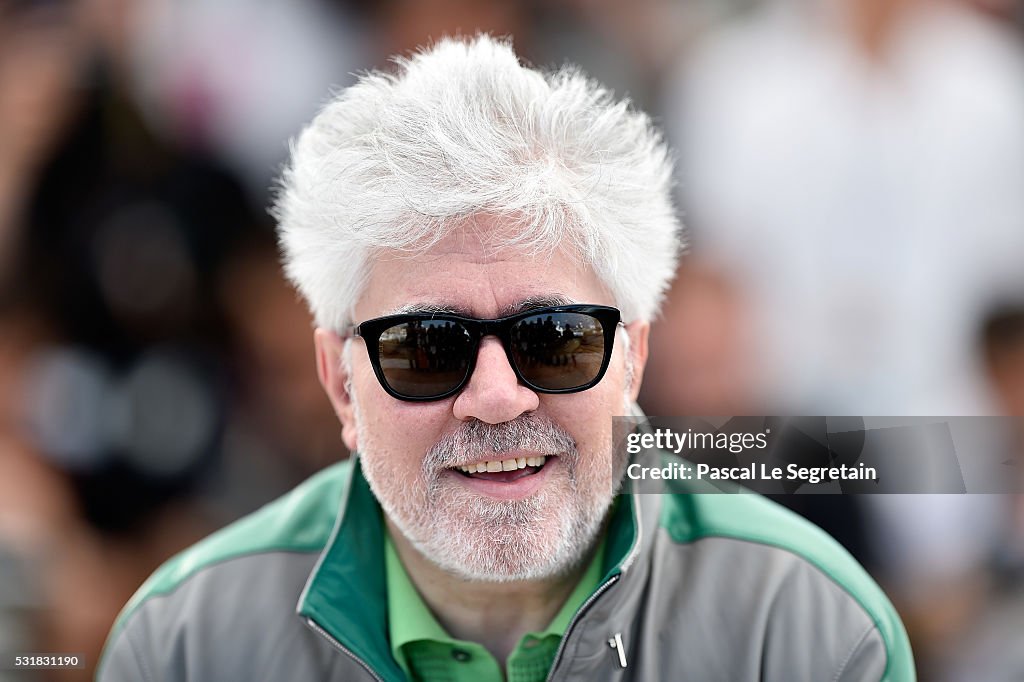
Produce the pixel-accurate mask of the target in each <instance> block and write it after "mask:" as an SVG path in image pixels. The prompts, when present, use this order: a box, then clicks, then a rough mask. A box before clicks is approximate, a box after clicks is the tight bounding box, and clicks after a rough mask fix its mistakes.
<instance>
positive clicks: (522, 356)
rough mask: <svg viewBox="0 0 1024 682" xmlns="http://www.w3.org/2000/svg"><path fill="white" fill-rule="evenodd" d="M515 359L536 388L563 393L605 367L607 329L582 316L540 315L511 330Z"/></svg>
mask: <svg viewBox="0 0 1024 682" xmlns="http://www.w3.org/2000/svg"><path fill="white" fill-rule="evenodd" d="M511 337H512V338H511V341H512V357H513V358H514V359H515V361H516V366H517V367H518V368H519V372H520V373H521V374H522V375H523V377H524V378H525V379H526V380H527V381H529V382H530V383H531V384H533V385H534V386H536V387H537V388H541V389H544V390H548V391H560V390H567V389H573V388H579V387H581V386H586V385H587V384H589V383H591V382H592V381H594V379H596V378H597V376H598V375H599V374H600V373H601V367H602V366H603V365H604V359H605V358H604V355H605V343H604V327H603V326H602V324H601V322H600V320H598V319H597V318H595V317H593V316H591V315H586V314H583V313H540V314H537V315H533V316H530V317H527V318H524V319H522V320H520V321H519V322H518V323H516V325H515V326H513V327H512V333H511Z"/></svg>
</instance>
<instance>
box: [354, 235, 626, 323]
mask: <svg viewBox="0 0 1024 682" xmlns="http://www.w3.org/2000/svg"><path fill="white" fill-rule="evenodd" d="M502 236H503V233H502V228H501V226H500V224H499V225H496V226H493V227H492V229H490V230H487V229H481V225H480V224H479V223H474V225H472V226H467V227H463V228H459V229H456V230H454V231H453V232H452V233H450V234H448V235H447V236H445V238H444V239H442V240H441V241H440V242H438V243H437V244H435V245H434V246H432V247H431V248H430V249H428V250H427V251H425V252H423V253H419V254H416V255H409V254H407V253H399V252H385V253H383V254H380V255H379V256H378V257H377V258H376V259H375V260H374V262H373V264H372V266H371V269H370V276H369V278H368V280H367V284H366V287H365V289H364V291H363V295H362V296H361V297H360V300H359V302H358V303H357V304H356V310H355V313H356V316H355V319H356V320H365V319H368V318H371V317H378V316H381V315H388V314H391V313H395V312H398V311H399V310H402V309H404V308H408V307H409V306H415V305H430V306H438V307H442V308H447V309H450V310H452V311H455V312H459V313H462V314H466V315H470V316H473V317H500V316H501V315H504V314H508V312H510V311H511V310H513V309H515V308H516V306H517V305H518V304H521V303H522V302H524V301H531V300H536V299H541V300H544V299H556V300H559V299H561V300H563V301H564V302H566V303H594V304H603V305H613V301H612V299H611V296H610V294H609V293H608V291H607V289H606V288H605V287H604V285H603V284H602V283H601V281H600V279H599V278H598V277H597V275H596V274H595V273H594V271H593V269H592V268H591V267H589V266H588V265H585V264H584V263H583V262H582V261H581V259H580V258H579V257H578V256H576V255H575V254H574V253H573V252H572V251H571V249H569V248H566V247H560V248H556V249H554V250H553V251H551V252H549V253H542V254H532V253H529V252H527V251H525V250H524V249H521V248H515V247H509V246H503V245H502V242H507V239H504V240H503V239H502Z"/></svg>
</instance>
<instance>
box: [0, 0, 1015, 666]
mask: <svg viewBox="0 0 1024 682" xmlns="http://www.w3.org/2000/svg"><path fill="white" fill-rule="evenodd" d="M476 30H486V31H490V32H492V33H495V34H498V35H511V36H513V37H514V42H515V45H516V48H517V50H518V51H519V53H520V54H521V55H523V56H524V57H525V58H526V59H527V60H529V61H530V62H531V63H533V64H536V65H540V66H545V65H551V66H555V65H559V64H561V63H564V62H573V63H577V64H579V65H581V66H582V67H583V68H584V70H586V71H587V72H588V73H589V74H590V75H592V76H593V77H595V78H597V79H598V80H600V81H602V82H604V83H605V84H607V85H609V86H610V87H611V88H612V89H613V90H615V92H616V93H617V94H620V95H628V96H629V97H630V98H631V99H632V100H633V101H634V102H635V103H636V104H637V105H638V106H639V107H641V108H643V109H645V110H647V111H649V112H651V113H652V115H654V116H655V118H656V120H657V121H658V123H659V124H660V125H662V126H663V128H664V129H665V130H666V132H667V134H668V136H669V138H670V140H671V141H672V143H673V146H674V147H675V149H676V150H677V154H678V185H679V205H680V210H681V211H682V213H683V216H684V221H685V223H686V224H687V228H688V230H689V235H688V241H689V243H690V247H689V252H688V254H687V255H686V257H685V258H684V260H683V263H682V266H681V268H680V273H679V277H678V279H677V282H676V284H675V286H674V287H673V289H672V291H671V293H670V296H669V298H668V301H667V304H666V308H665V310H664V313H663V316H662V319H661V320H659V321H658V322H657V323H656V324H655V326H654V329H653V332H652V339H651V362H650V365H649V368H648V373H647V379H646V380H645V383H644V392H643V394H642V396H641V405H642V407H644V409H645V410H646V411H647V412H648V413H650V414H662V415H687V414H688V415H735V414H768V415H773V414H804V415H823V414H835V415H841V414H855V415H985V414H1006V415H1018V416H1024V2H1022V1H1021V0H945V1H943V0H727V1H723V0H685V1H684V0H632V1H631V2H628V3H626V2H620V1H616V0H556V1H553V2H552V1H548V2H541V1H540V0H532V1H527V0H521V1H519V2H502V1H499V0H417V1H416V2H411V1H408V0H406V1H403V0H381V1H379V2H371V1H370V0H215V1H212V2H211V1H210V0H0V656H2V655H7V654H9V653H10V652H29V651H34V652H74V653H81V654H84V656H85V658H86V660H87V666H86V668H85V669H82V670H75V671H61V672H52V673H49V672H48V673H45V674H43V673H40V674H38V675H37V676H36V677H34V678H33V677H31V676H30V675H29V674H28V673H12V672H10V671H5V670H0V680H6V679H12V680H13V679H17V680H25V679H39V680H44V679H54V680H78V679H91V675H92V669H93V667H94V666H95V663H96V661H97V658H98V656H99V653H100V650H101V647H102V644H103V641H104V639H105V637H106V634H107V632H108V630H109V628H110V625H111V624H112V622H113V620H114V618H115V616H116V614H117V612H118V610H119V609H120V607H121V606H122V605H123V604H124V602H125V601H126V600H127V599H128V598H129V597H130V596H131V594H132V593H133V592H134V590H135V589H136V588H137V587H138V586H139V584H140V583H141V582H142V581H143V580H144V579H145V577H146V576H147V575H148V574H149V573H150V572H151V571H152V570H153V569H154V568H155V567H156V566H158V565H159V564H160V563H161V562H162V561H164V560H165V559H167V558H168V557H169V556H170V555H172V554H173V553H175V552H176V551H178V550H180V549H182V548H184V547H185V546H187V545H189V544H191V543H192V542H194V541H195V540H197V539H199V538H200V537H202V536H204V535H206V534H207V533H209V532H210V531H211V530H213V529H216V528H218V527H220V526H222V525H224V524H226V523H228V522H230V521H232V520H234V519H235V518H238V517H239V516H241V515H243V514H245V513H247V512H249V511H251V510H253V509H255V508H256V507H258V506H259V505H261V504H263V503H265V502H267V501H269V500H270V499H272V498H273V497H275V496H277V495H278V494H280V493H282V492H284V491H285V490H287V489H289V488H290V487H292V486H293V485H295V484H296V483H297V482H298V481H300V480H302V479H304V478H305V477H306V476H308V475H309V474H311V473H312V472H314V471H316V470H318V469H319V468H321V467H323V466H324V465H326V464H328V463H330V462H333V461H336V460H337V459H340V458H343V457H345V456H347V453H346V452H345V450H344V448H343V446H342V444H341V440H340V437H339V427H338V426H337V423H336V421H335V419H334V416H333V414H332V413H331V411H330V406H329V404H328V402H327V400H326V399H325V398H324V397H323V395H322V392H321V390H320V387H319V385H318V384H317V380H316V375H315V371H314V362H313V353H312V335H311V321H310V318H309V315H308V313H307V312H306V310H305V308H304V306H303V305H302V303H301V302H300V301H299V300H298V298H297V296H296V294H295V293H294V291H292V290H291V289H290V288H289V287H288V286H287V285H286V284H285V282H284V280H283V278H282V276H281V273H280V270H279V266H278V261H277V250H276V246H275V242H274V237H273V224H272V221H271V219H270V218H269V216H268V215H267V213H266V207H267V206H268V204H269V201H270V197H271V193H272V192H273V181H274V178H275V176H276V174H277V173H278V171H279V169H280V165H281V163H282V162H283V161H284V159H285V156H286V153H287V149H288V146H287V145H288V140H289V138H291V137H292V136H294V135H295V134H296V133H297V132H298V130H299V129H300V128H301V126H302V124H303V123H304V122H306V121H308V120H309V119H310V118H311V117H312V116H313V114H314V113H315V112H316V110H317V108H318V106H319V105H320V104H321V103H323V102H324V100H325V98H326V97H327V96H328V94H329V93H330V92H331V91H332V89H337V88H340V87H344V86H346V85H348V84H350V83H351V82H353V80H354V76H353V74H354V73H357V72H360V71H363V70H366V69H369V68H373V67H376V66H380V65H382V64H383V63H384V60H385V59H386V58H387V56H388V55H391V54H395V53H401V52H406V51H409V50H411V49H414V48H415V47H416V46H418V45H421V44H423V43H425V42H427V41H429V40H430V39H431V38H436V37H438V36H441V35H445V34H456V33H470V32H474V31H476ZM1018 435H1020V434H1018ZM1020 442H1024V438H1022V440H1021V441H1020ZM959 454H960V456H962V457H963V456H969V455H970V453H959ZM1007 454H1008V456H1013V455H1020V454H1022V453H1021V452H1020V451H1019V450H1018V452H1016V453H1012V452H1011V453H1007ZM1011 471H1017V470H1016V469H1011ZM1019 475H1020V476H1021V478H1022V479H1024V473H1021V474H1019ZM1022 489H1024V486H1022ZM1022 499H1024V497H1022V498H1020V499H1018V498H1016V497H1013V496H989V495H968V496H927V495H914V496H911V495H906V496H901V495H888V496H881V495H879V496H864V497H845V496H791V498H790V499H782V500H780V501H782V502H783V503H785V504H788V505H790V506H792V507H794V508H795V509H797V511H799V512H801V513H803V514H806V515H807V516H808V517H810V518H812V519H813V520H815V521H816V522H817V523H819V524H820V525H822V526H823V527H825V528H826V529H827V530H828V531H829V532H831V533H832V534H833V535H835V536H836V537H837V538H838V539H839V540H840V541H841V542H843V544H845V545H846V547H847V548H848V549H849V550H850V551H851V552H853V553H854V554H855V555H856V556H857V557H858V558H859V559H860V560H861V561H862V562H863V563H864V564H865V565H866V566H867V567H868V568H869V570H870V571H871V572H872V573H873V574H874V576H875V577H876V578H877V579H878V580H879V581H880V582H881V583H882V585H883V586H884V587H885V588H886V589H887V591H888V592H889V594H890V595H891V597H892V599H893V600H894V602H895V603H896V605H897V607H898V608H899V609H900V611H901V614H902V615H903V617H904V620H905V622H906V624H907V627H908V630H909V631H910V634H911V639H912V642H913V645H914V647H915V654H916V656H917V658H918V661H919V667H920V674H921V678H922V679H924V680H939V681H942V682H945V681H953V680H958V681H959V680H972V681H973V680H1019V679H1024V502H1022ZM808 645H809V646H813V643H810V642H809V643H808Z"/></svg>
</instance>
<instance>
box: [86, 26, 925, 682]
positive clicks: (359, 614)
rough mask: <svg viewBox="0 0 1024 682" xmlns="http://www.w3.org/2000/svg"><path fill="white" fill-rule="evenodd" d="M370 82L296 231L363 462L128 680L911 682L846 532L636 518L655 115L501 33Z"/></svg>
mask: <svg viewBox="0 0 1024 682" xmlns="http://www.w3.org/2000/svg"><path fill="white" fill-rule="evenodd" d="M398 64H399V69H398V73H397V74H393V75H385V74H380V73H376V74H370V75H367V76H365V77H363V78H362V80H361V81H360V82H359V83H358V84H357V85H355V86H353V87H352V88H350V89H348V90H346V91H345V92H343V93H342V94H341V95H340V96H339V97H338V98H337V99H335V100H334V101H333V102H331V103H330V104H328V105H327V106H326V107H325V108H324V110H323V111H321V112H320V114H319V115H318V116H317V118H316V119H315V120H314V121H313V123H312V124H311V125H310V127H309V128H308V129H306V131H305V132H304V133H303V134H302V136H301V137H300V138H299V140H298V143H297V145H296V147H295V149H294V152H293V158H292V162H291V165H290V167H289V169H288V171H287V172H286V174H285V177H284V182H283V189H282V192H281V195H280V197H279V201H278V205H277V212H278V217H279V220H280V229H281V242H282V245H283V248H284V252H285V258H286V269H287V272H288V275H289V276H290V278H291V279H292V281H293V282H294V283H295V284H296V285H297V287H298V289H299V290H300V291H301V292H302V294H303V295H304V296H305V298H306V299H307V301H308V302H309V304H310V307H311V308H312V310H313V312H314V315H315V317H316V322H317V325H318V329H317V331H316V333H315V342H316V356H317V369H318V372H319V376H320V380H321V382H322V383H323V386H324V389H325V390H326V392H327V395H328V397H329V398H330V400H331V403H332V404H333V406H334V409H335V411H336V412H337V414H338V417H339V419H340V421H341V425H342V438H343V440H344V442H345V444H346V445H347V446H348V448H349V449H350V450H352V451H353V452H354V453H358V454H356V455H354V456H353V458H352V459H351V460H350V461H348V462H345V463H341V464H338V465H336V466H334V467H331V468H329V469H328V470H326V471H324V472H322V473H321V474H319V475H318V476H316V477H314V478H313V479H311V480H310V481H309V482H307V483H305V484H303V485H301V486H300V487H299V488H297V489H296V490H294V491H293V492H292V493H290V494H289V495H287V496H286V497H285V498H283V499H282V500H279V501H278V502H275V503H273V504H271V505H269V506H267V507H265V508H264V509H262V510H260V511H258V512H256V513H255V514H253V515H252V516H250V517H248V518H246V519H243V520H242V521H240V522H238V523H236V524H235V525H233V526H231V527H229V528H227V529H225V530H223V531H221V532H220V533H218V534H216V535H214V536H213V537H211V538H209V539H207V540H206V541H204V542H202V543H200V544H199V545H197V546H195V547H193V548H192V549H190V550H188V551H186V552H184V553H183V554H181V555H179V556H178V557H176V558H175V559H172V560H171V561H170V562H169V563H168V564H167V565H165V566H164V567H163V568H161V569H160V570H159V571H158V572H157V573H156V574H155V575H154V576H153V578H152V579H151V580H150V581H149V582H148V583H147V584H146V585H144V586H143V587H142V589H141V590H140V592H139V594H138V595H137V596H136V597H135V598H134V599H133V600H132V601H131V602H130V603H129V605H128V606H127V607H126V609H125V612H124V614H123V615H122V617H121V618H120V620H119V622H118V624H117V625H116V626H115V629H114V632H113V633H112V635H111V638H110V642H109V644H108V647H107V652H106V654H105V659H104V661H103V663H102V665H101V669H100V673H99V675H100V679H102V680H129V679H131V680H139V679H142V680H146V679H159V680H185V679H188V680H248V679H268V680H285V679H320V680H401V679H416V680H420V679H422V680H448V679H453V680H501V679H503V678H504V679H508V680H509V681H510V682H511V681H513V680H516V681H518V680H524V681H527V680H544V679H552V680H570V679H571V680H579V679H601V680H604V679H616V680H665V679H692V680H711V679H718V680H743V679H770V680H840V679H842V680H879V679H885V680H907V679H913V676H914V673H913V668H912V662H911V660H910V652H909V647H908V645H907V641H906V635H905V633H904V631H903V628H902V625H901V624H900V622H899V619H898V617H897V616H896V614H895V613H894V611H893V609H892V607H891V605H890V604H889V603H888V601H887V600H886V598H885V596H884V595H883V594H882V593H881V591H880V590H879V589H878V588H877V586H875V585H874V583H873V582H872V581H871V580H870V578H868V577H867V575H866V574H865V573H864V572H863V571H862V570H861V569H860V567H859V566H857V565H856V563H855V562H854V561H853V560H852V559H851V558H850V557H849V556H848V555H847V554H845V553H844V552H843V551H842V550H840V549H839V548H838V546H836V545H835V544H834V543H833V542H832V541H831V540H830V539H829V538H828V537H827V536H825V535H824V534H823V533H821V532H820V531H817V530H816V529H814V528H813V527H810V526H809V525H807V524H806V523H804V522H802V521H800V520H798V519H797V518H795V517H793V516H791V515H790V514H788V513H787V512H784V511H782V510H780V509H779V508H777V507H776V506H773V505H772V504H770V503H768V502H767V501H765V500H763V499H762V498H759V497H756V496H752V495H686V496H683V495H679V496H669V495H621V496H618V497H616V495H615V493H616V491H617V490H618V489H619V486H620V482H621V479H622V477H623V476H622V475H623V470H624V467H625V461H624V459H623V457H622V456H617V455H616V453H615V452H613V450H614V449H613V446H612V417H613V416H615V415H622V414H628V413H630V412H631V411H632V409H633V408H632V404H633V400H634V398H635V397H636V395H637V392H638V391H639V387H640V382H641V378H642V375H643V368H644V362H645V360H646V355H647V333H648V321H649V320H650V319H651V318H652V317H653V315H654V314H655V312H656V310H657V307H658V304H659V301H660V298H661V296H662V293H663V291H664V289H665V288H666V286H667V283H668V282H669V280H670V278H671V276H672V273H673V271H674V268H675V263H676V254H677V252H678V248H679V244H678V224H677V221H676V218H675V216H674V213H673V210H672V205H671V200H670V198H669V196H670V193H669V185H670V177H671V168H670V163H669V161H668V157H667V152H666V149H665V147H664V146H663V144H662V142H661V140H660V137H659V136H658V135H657V134H656V133H655V132H654V130H653V129H652V127H651V124H650V121H649V119H648V118H647V117H646V116H644V115H642V114H640V113H637V112H635V111H632V110H630V109H629V108H628V107H627V106H626V104H624V103H618V102H615V101H614V100H613V99H612V98H611V96H610V95H609V94H608V93H607V92H606V91H604V90H602V89H600V88H598V87H597V86H595V85H594V84H593V83H591V82H589V81H587V80H586V79H584V78H583V77H582V76H580V75H579V74H578V73H576V72H575V71H572V70H563V71H561V72H559V73H557V74H549V75H544V74H541V73H539V72H537V71H534V70H532V69H527V68H524V67H523V66H521V65H520V64H519V63H518V60H517V59H516V57H515V55H514V54H513V52H512V50H511V48H510V47H509V46H508V45H506V44H504V43H501V42H497V41H495V40H493V39H491V38H488V37H478V38H476V39H473V40H471V41H466V42H460V41H448V40H446V41H442V42H441V43H439V44H438V45H436V46H435V47H433V48H431V49H430V50H428V51H426V52H424V53H421V54H419V55H416V56H414V57H412V58H411V59H409V60H400V61H399V62H398Z"/></svg>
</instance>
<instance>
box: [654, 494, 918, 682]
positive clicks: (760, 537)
mask: <svg viewBox="0 0 1024 682" xmlns="http://www.w3.org/2000/svg"><path fill="white" fill-rule="evenodd" d="M659 521H660V526H661V528H662V529H663V530H664V531H665V532H666V533H667V535H668V537H669V538H670V539H671V541H672V542H673V543H675V544H677V545H687V546H689V545H695V544H697V543H699V541H704V540H709V539H714V538H720V539H727V540H733V541H739V542H741V543H746V544H749V545H754V546H756V547H757V548H760V549H758V550H757V551H756V553H758V554H762V553H763V551H765V550H769V551H773V553H774V555H775V556H776V557H779V560H780V562H786V563H789V564H791V565H792V567H793V568H792V570H794V571H795V570H803V569H800V568H799V566H801V565H802V566H806V567H808V568H810V569H811V570H812V571H813V572H814V573H817V574H818V575H820V576H821V577H823V578H825V579H826V580H827V581H829V582H831V583H834V584H835V586H837V587H838V588H839V590H841V591H842V592H843V593H845V594H846V595H848V597H849V598H850V599H851V600H852V601H853V602H854V603H855V604H856V605H857V608H859V610H861V611H862V612H863V613H864V614H865V615H866V617H867V618H868V619H869V620H870V622H872V623H873V624H874V628H875V630H877V633H878V635H879V636H880V638H881V640H882V643H883V644H884V649H885V652H886V664H885V668H886V671H885V673H884V674H883V676H882V679H885V680H889V679H895V680H908V679H913V677H914V673H913V660H912V656H911V653H910V645H909V641H908V639H907V634H906V631H905V630H904V628H903V624H902V622H901V621H900V618H899V616H898V615H897V613H896V610H895V608H894V607H893V606H892V604H891V602H890V601H889V599H888V597H886V595H885V593H884V592H883V591H882V589H881V588H880V587H879V586H878V585H877V584H876V583H875V581H874V580H873V579H872V578H871V577H870V576H869V575H868V573H867V572H866V571H865V570H864V569H863V568H862V567H861V565H860V564H859V563H858V562H857V561H856V560H855V559H854V558H853V557H852V556H851V555H850V554H849V552H847V551H846V550H845V549H844V548H843V547H842V546H841V545H839V543H838V542H836V541H835V540H834V539H833V538H832V537H831V536H829V535H828V534H827V533H825V532H824V531H823V530H821V529H820V528H818V527H817V526H815V525H814V524H812V523H810V522H809V521H807V520H806V519H804V518H803V517H801V516H799V515H798V514H796V513H794V512H792V511H790V510H789V509H786V508H785V507H783V506H781V505H779V504H777V503H775V502H773V501H771V500H769V499H767V498H765V497H762V496H761V495H758V494H754V493H735V494H729V493H698V494H675V495H666V496H665V500H664V504H663V505H662V510H661V518H660V520H659ZM751 553H752V554H753V553H755V551H754V548H753V547H752V548H751ZM786 556H788V557H789V559H788V560H786V559H785V557H786Z"/></svg>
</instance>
